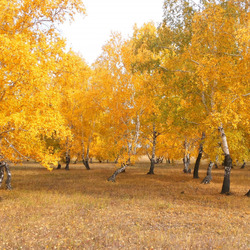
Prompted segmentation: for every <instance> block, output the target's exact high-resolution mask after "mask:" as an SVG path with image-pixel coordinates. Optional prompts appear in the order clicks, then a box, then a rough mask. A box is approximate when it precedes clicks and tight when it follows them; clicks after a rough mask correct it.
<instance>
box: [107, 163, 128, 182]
mask: <svg viewBox="0 0 250 250" xmlns="http://www.w3.org/2000/svg"><path fill="white" fill-rule="evenodd" d="M126 167H127V165H126V164H122V166H121V167H120V168H118V169H117V170H116V171H115V172H114V173H113V174H112V175H111V176H110V177H109V178H108V181H112V182H115V178H116V176H117V175H118V174H120V173H122V172H124V171H125V169H126Z"/></svg>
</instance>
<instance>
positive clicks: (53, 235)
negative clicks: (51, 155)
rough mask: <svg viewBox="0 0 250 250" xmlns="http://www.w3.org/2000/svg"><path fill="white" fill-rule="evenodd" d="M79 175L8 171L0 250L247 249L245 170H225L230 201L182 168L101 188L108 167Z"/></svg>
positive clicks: (136, 170)
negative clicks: (228, 175) (228, 176)
mask: <svg viewBox="0 0 250 250" xmlns="http://www.w3.org/2000/svg"><path fill="white" fill-rule="evenodd" d="M91 167H92V170H91V171H87V170H85V169H84V168H83V167H82V166H80V165H71V170H70V171H65V170H64V169H62V170H54V171H52V172H49V171H47V170H45V169H44V168H42V167H40V166H38V165H32V164H26V165H23V166H15V167H12V176H13V181H12V185H13V187H14V189H13V190H12V191H6V190H4V189H3V188H1V190H0V205H1V206H0V209H1V210H0V211H1V216H0V249H44V248H48V249H249V246H250V244H249V238H250V237H249V231H250V230H249V224H248V222H249V215H250V211H249V204H250V203H249V198H248V197H246V196H244V194H245V193H246V192H247V191H248V189H249V179H250V178H249V177H250V175H249V170H248V168H246V169H243V170H239V169H233V171H232V178H231V190H232V193H233V195H231V196H225V195H220V194H219V193H220V191H221V186H222V180H223V170H222V169H218V170H213V180H212V183H211V184H209V185H203V184H200V182H201V180H202V178H203V177H204V176H205V175H206V169H205V168H206V166H202V168H201V170H200V177H201V178H200V179H198V180H197V179H196V180H194V179H193V178H192V175H185V174H183V173H182V166H169V165H165V164H162V165H157V166H156V170H155V173H156V174H155V175H154V176H150V175H146V174H145V173H146V172H147V170H148V168H149V164H148V163H147V164H137V165H136V166H135V167H130V168H128V169H127V171H126V173H124V174H120V175H119V176H118V177H117V182H116V183H111V182H107V180H106V179H107V177H109V176H110V175H111V174H112V173H113V171H114V165H112V164H92V165H91Z"/></svg>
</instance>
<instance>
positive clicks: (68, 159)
mask: <svg viewBox="0 0 250 250" xmlns="http://www.w3.org/2000/svg"><path fill="white" fill-rule="evenodd" d="M69 164H70V152H69V151H67V152H66V167H65V169H66V170H69Z"/></svg>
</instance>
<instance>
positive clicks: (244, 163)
mask: <svg viewBox="0 0 250 250" xmlns="http://www.w3.org/2000/svg"><path fill="white" fill-rule="evenodd" d="M245 166H246V162H245V160H243V165H242V166H241V168H242V169H243V168H245Z"/></svg>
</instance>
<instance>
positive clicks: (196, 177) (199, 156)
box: [193, 132, 205, 179]
mask: <svg viewBox="0 0 250 250" xmlns="http://www.w3.org/2000/svg"><path fill="white" fill-rule="evenodd" d="M204 138H205V133H204V132H203V133H202V137H201V143H200V148H199V153H198V156H197V159H196V162H195V165H194V173H193V178H194V179H198V178H199V167H200V161H201V157H202V153H203V140H204Z"/></svg>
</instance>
